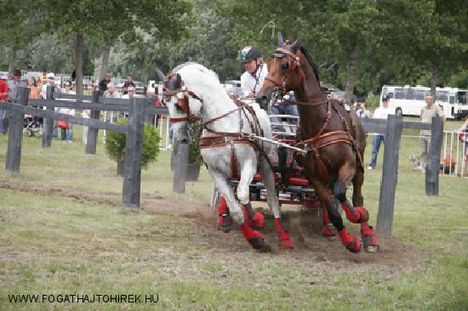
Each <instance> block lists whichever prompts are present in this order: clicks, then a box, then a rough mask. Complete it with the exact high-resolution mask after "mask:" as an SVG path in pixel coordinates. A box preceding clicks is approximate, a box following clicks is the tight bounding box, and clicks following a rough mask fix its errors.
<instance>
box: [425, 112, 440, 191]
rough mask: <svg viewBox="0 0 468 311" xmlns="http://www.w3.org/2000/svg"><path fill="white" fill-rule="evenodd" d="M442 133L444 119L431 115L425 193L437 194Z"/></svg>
mask: <svg viewBox="0 0 468 311" xmlns="http://www.w3.org/2000/svg"><path fill="white" fill-rule="evenodd" d="M443 135H444V120H443V118H441V117H433V118H432V123H431V143H430V145H429V154H428V161H427V167H426V194H427V195H439V169H440V151H441V149H442V141H443Z"/></svg>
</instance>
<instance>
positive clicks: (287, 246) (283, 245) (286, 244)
mask: <svg viewBox="0 0 468 311" xmlns="http://www.w3.org/2000/svg"><path fill="white" fill-rule="evenodd" d="M280 248H282V249H293V248H294V244H293V242H292V241H291V240H290V239H287V240H281V241H280Z"/></svg>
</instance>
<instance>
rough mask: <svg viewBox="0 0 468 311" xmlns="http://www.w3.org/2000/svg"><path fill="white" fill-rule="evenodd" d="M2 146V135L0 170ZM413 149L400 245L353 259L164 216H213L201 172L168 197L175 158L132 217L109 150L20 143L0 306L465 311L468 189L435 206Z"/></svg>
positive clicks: (397, 227) (335, 246)
mask: <svg viewBox="0 0 468 311" xmlns="http://www.w3.org/2000/svg"><path fill="white" fill-rule="evenodd" d="M76 128H77V127H76ZM76 132H77V133H78V134H75V135H77V136H76V137H80V136H78V135H80V134H79V128H78V129H77V131H76ZM410 134H411V133H410ZM6 142H7V140H6V137H4V136H0V163H4V161H5V152H6ZM418 152H419V144H418V142H417V139H414V138H404V139H403V140H402V147H401V153H400V167H399V175H398V177H399V181H398V185H397V194H396V199H395V219H394V226H393V236H394V238H393V239H389V238H386V239H385V238H383V239H382V240H381V244H382V245H381V246H382V249H383V252H382V253H378V254H372V255H369V254H358V255H352V254H349V253H348V252H347V251H346V250H344V249H343V248H342V247H341V246H340V245H339V242H337V241H334V242H329V243H330V244H329V248H330V249H331V253H332V255H327V256H326V257H327V258H326V260H321V259H320V258H319V257H320V256H322V255H323V251H325V250H321V249H317V248H312V249H308V250H304V249H301V248H298V249H295V250H293V251H287V252H286V251H276V252H274V253H272V254H258V253H256V252H254V251H252V250H250V249H249V247H248V245H247V243H246V242H245V241H243V239H242V237H241V235H240V233H239V232H238V231H234V232H231V233H229V234H223V233H221V232H218V231H216V230H214V223H209V222H208V221H207V220H206V219H204V218H202V219H200V218H194V216H193V214H192V215H189V217H181V216H173V215H171V214H167V213H163V212H161V211H170V212H172V214H175V215H178V214H180V215H184V213H185V212H186V211H188V210H190V209H191V208H192V207H196V208H199V209H201V210H207V205H208V203H209V198H210V194H211V190H212V183H211V179H210V178H209V176H208V173H207V172H206V170H203V171H202V175H201V180H200V181H199V182H196V183H188V184H187V191H186V192H187V193H186V194H185V195H180V194H174V193H172V175H171V173H170V170H169V169H168V168H169V164H170V160H169V152H162V153H161V155H160V157H159V159H158V161H157V162H156V163H155V164H151V165H150V166H149V168H148V170H145V171H143V172H142V202H143V208H142V209H141V210H140V211H138V212H129V211H126V210H124V209H122V208H121V207H120V203H119V201H120V196H121V188H122V180H121V179H120V178H119V177H117V176H116V174H115V173H116V164H115V163H114V162H112V161H111V160H109V159H108V157H107V156H106V155H105V153H104V150H103V148H102V145H98V150H97V154H96V155H93V156H90V155H85V154H84V145H83V144H81V143H80V142H79V141H78V140H77V139H76V140H75V142H74V143H73V144H67V143H63V142H55V141H54V142H53V145H52V148H51V149H50V150H43V149H41V142H40V140H37V139H34V138H24V144H23V157H22V163H21V173H20V176H17V177H10V176H6V175H4V174H3V173H0V309H1V310H9V309H14V310H16V309H30V310H42V309H52V308H54V307H58V308H62V307H67V308H68V309H84V310H89V309H104V310H105V309H115V308H119V309H125V310H133V309H135V308H138V309H140V308H141V309H147V310H153V309H154V308H156V309H159V310H247V309H252V310H467V309H468V298H467V297H468V295H467V294H466V293H468V282H467V281H466V280H467V279H468V256H467V255H468V252H467V245H468V238H467V236H468V235H467V233H468V217H467V212H468V196H467V195H466V194H467V190H468V179H462V178H457V177H440V195H439V196H437V197H427V196H426V195H425V190H424V175H423V174H421V173H420V172H419V171H416V170H414V169H413V168H412V167H411V164H410V162H409V161H408V160H407V159H408V156H409V155H410V154H411V153H418ZM369 154H370V148H368V150H367V154H366V159H369ZM382 157H383V150H381V153H380V157H379V164H378V167H377V169H376V170H375V171H372V172H367V173H366V181H365V186H364V195H365V199H366V201H365V202H366V207H367V208H368V209H369V211H370V213H371V222H372V223H374V224H375V219H376V214H377V209H378V195H379V191H380V179H381V170H380V167H381V163H382V162H381V161H382ZM366 163H367V162H366ZM164 208H166V210H165V209H164ZM179 212H180V213H179ZM268 221H270V220H268ZM350 227H351V226H350ZM353 230H356V227H355V228H354V229H353ZM316 239H320V238H318V237H317V238H316ZM322 243H323V242H322ZM395 243H396V244H397V245H400V246H401V247H398V248H397V250H398V253H396V254H393V257H392V252H389V251H388V249H390V250H393V245H394V244H395ZM318 245H323V244H318ZM325 245H328V244H325ZM405 251H406V252H405ZM333 253H335V254H334V255H333ZM415 253H416V255H415ZM328 254H329V253H328ZM384 256H390V259H385V260H380V259H379V258H380V257H384ZM155 293H158V294H159V297H160V301H159V302H158V303H157V304H155V305H152V304H138V305H134V304H115V303H114V304H93V305H90V304H69V305H63V304H49V303H41V304H11V303H9V301H8V295H10V294H56V295H57V294H88V295H92V294H137V295H145V294H155Z"/></svg>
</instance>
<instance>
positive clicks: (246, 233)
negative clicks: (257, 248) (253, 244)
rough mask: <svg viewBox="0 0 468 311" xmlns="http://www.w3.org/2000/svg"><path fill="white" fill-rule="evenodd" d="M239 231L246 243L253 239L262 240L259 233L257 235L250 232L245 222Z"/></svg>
mask: <svg viewBox="0 0 468 311" xmlns="http://www.w3.org/2000/svg"><path fill="white" fill-rule="evenodd" d="M240 229H241V231H242V233H244V237H245V239H246V240H247V241H250V240H252V239H253V238H260V239H263V237H262V235H261V234H260V233H258V232H257V231H255V230H252V229H251V228H250V227H249V225H248V224H247V223H246V222H244V223H243V224H242V225H241V226H240Z"/></svg>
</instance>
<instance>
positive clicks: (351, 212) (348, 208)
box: [333, 166, 378, 252]
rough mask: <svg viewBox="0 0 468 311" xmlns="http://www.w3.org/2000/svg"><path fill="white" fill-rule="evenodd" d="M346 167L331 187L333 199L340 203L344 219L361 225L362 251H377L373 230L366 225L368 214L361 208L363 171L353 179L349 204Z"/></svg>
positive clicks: (357, 171)
mask: <svg viewBox="0 0 468 311" xmlns="http://www.w3.org/2000/svg"><path fill="white" fill-rule="evenodd" d="M349 173H350V170H349V168H348V167H346V166H344V167H342V168H341V169H340V174H339V178H338V180H337V181H336V182H335V184H334V187H333V193H334V195H335V198H336V199H337V200H338V201H339V202H340V205H341V208H342V209H343V211H344V212H345V214H346V218H348V220H349V221H351V222H353V223H359V224H361V236H362V242H363V243H364V249H365V250H366V251H368V252H375V251H377V250H378V242H377V238H376V237H375V235H374V232H373V228H372V227H371V226H369V225H368V224H367V221H368V220H369V212H368V211H367V210H366V209H365V208H364V207H363V206H362V204H363V196H362V192H361V187H362V184H363V182H364V171H363V170H361V169H359V168H358V169H357V170H356V173H355V175H354V178H353V204H354V207H353V205H352V204H350V203H349V201H348V200H347V198H346V182H345V180H347V177H348V176H349V175H350V174H349Z"/></svg>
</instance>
